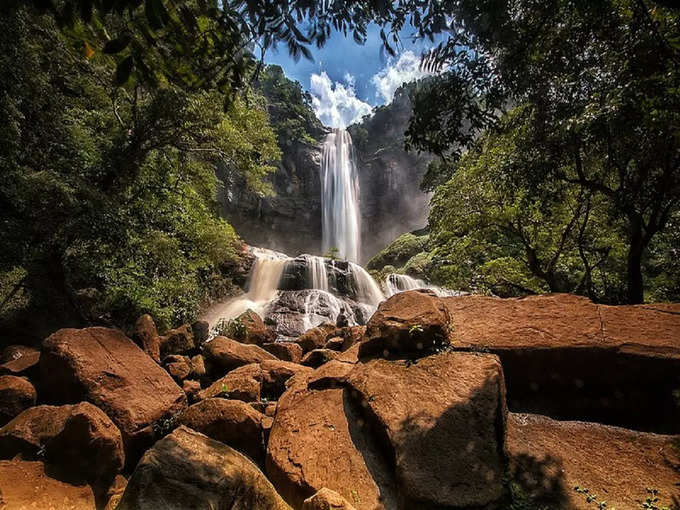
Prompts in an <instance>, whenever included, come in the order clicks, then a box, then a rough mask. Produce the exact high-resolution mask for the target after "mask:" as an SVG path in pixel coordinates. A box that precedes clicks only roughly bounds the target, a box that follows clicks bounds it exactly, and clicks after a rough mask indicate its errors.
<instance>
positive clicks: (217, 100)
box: [0, 10, 280, 329]
mask: <svg viewBox="0 0 680 510" xmlns="http://www.w3.org/2000/svg"><path fill="white" fill-rule="evenodd" d="M0 30H1V31H2V33H1V34H0V48H1V50H2V51H1V56H0V60H1V63H2V65H3V66H4V68H6V69H10V70H11V72H9V73H5V74H3V76H2V78H0V81H2V87H0V88H2V90H4V91H6V93H5V94H3V95H2V96H0V117H1V120H2V122H0V124H1V125H2V128H0V129H1V130H2V133H1V134H2V142H1V144H0V173H1V175H0V194H1V196H0V198H1V200H2V204H3V209H4V210H5V211H6V214H5V215H4V219H5V221H4V222H3V223H2V225H0V232H1V233H2V236H3V239H4V241H5V250H4V252H3V255H2V258H1V259H0V269H1V270H2V271H10V270H16V268H19V270H23V271H26V272H27V274H28V276H27V285H29V286H31V288H30V292H31V294H32V295H33V296H34V297H35V295H36V292H40V291H41V288H42V287H44V286H46V285H51V283H50V282H45V281H39V282H38V281H35V278H33V275H35V274H38V273H40V272H41V271H42V272H47V273H48V274H50V275H51V278H53V279H56V280H59V281H61V284H62V285H63V289H62V291H63V292H65V293H70V292H72V291H73V290H76V289H81V288H96V289H99V290H100V291H101V293H102V296H103V298H102V299H103V303H102V308H103V309H104V310H105V311H106V312H107V313H108V315H109V318H110V319H111V320H113V321H114V322H116V323H119V324H125V323H129V322H131V321H133V320H134V319H135V318H136V317H137V316H139V314H141V313H151V314H152V315H153V316H154V318H155V319H156V320H157V323H158V325H159V327H160V328H161V329H163V328H166V327H170V326H172V325H176V324H178V323H181V322H185V321H188V320H191V319H192V318H194V317H195V314H196V312H197V310H198V308H199V306H200V304H201V303H202V302H203V301H205V300H206V299H207V298H209V297H210V296H211V295H216V294H222V293H224V292H226V291H227V290H228V289H229V288H230V286H231V283H230V273H231V271H232V270H233V268H234V267H235V264H236V263H237V259H238V258H239V256H240V249H241V248H240V241H239V239H238V237H237V235H236V233H235V232H234V230H233V229H232V228H231V226H230V225H229V224H228V223H226V222H225V221H224V220H221V219H220V218H219V217H218V215H217V212H216V209H217V208H216V202H215V196H216V193H217V188H218V181H217V179H216V177H215V167H216V166H217V165H219V166H221V167H224V168H227V169H228V170H229V171H230V172H233V173H234V174H238V175H239V176H242V178H243V179H244V181H245V182H246V184H247V185H248V186H249V187H250V188H251V189H253V190H254V191H255V192H257V193H259V194H266V193H269V192H271V190H270V188H269V187H268V186H267V185H266V184H265V183H264V182H263V179H264V177H265V176H266V175H267V174H269V173H270V172H272V171H273V170H274V168H275V167H274V166H273V164H275V163H276V161H277V160H278V158H279V157H280V152H279V149H278V147H277V145H276V138H275V134H274V133H273V131H272V129H271V127H270V125H269V121H268V117H267V113H266V111H265V102H264V100H263V98H261V97H259V96H257V95H255V94H253V93H252V92H248V93H247V94H244V95H243V96H242V97H237V98H235V99H234V100H233V101H231V102H230V104H229V107H228V108H227V109H226V111H225V110H224V108H223V104H224V99H223V96H221V94H219V93H217V92H208V91H197V92H186V91H185V90H183V89H180V88H178V87H174V86H171V85H167V86H162V87H158V88H145V87H143V86H141V85H138V84H137V85H134V86H132V87H131V88H128V89H122V88H119V87H115V86H113V85H110V83H111V82H110V80H109V78H110V77H111V76H112V75H113V74H114V73H115V72H116V70H115V62H113V61H112V60H111V59H110V58H109V57H108V56H104V55H100V54H95V55H94V56H93V57H92V58H90V59H88V58H85V57H83V56H81V55H80V52H79V51H76V50H77V47H74V46H73V44H72V43H71V42H70V40H68V39H66V38H64V37H63V36H62V35H61V34H60V33H59V32H58V30H56V28H55V27H54V26H53V23H52V22H51V19H49V18H46V17H39V16H37V15H35V13H32V12H31V11H30V10H17V11H15V13H14V15H12V16H8V17H6V18H3V21H2V22H0ZM36 70H39V72H36ZM46 267H47V268H48V270H45V269H41V268H46ZM5 282H7V283H6V285H11V283H9V279H8V280H3V284H5Z"/></svg>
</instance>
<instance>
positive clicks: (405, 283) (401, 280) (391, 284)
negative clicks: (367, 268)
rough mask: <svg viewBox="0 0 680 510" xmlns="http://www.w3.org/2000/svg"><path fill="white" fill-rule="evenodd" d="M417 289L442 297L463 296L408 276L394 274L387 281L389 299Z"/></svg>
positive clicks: (386, 289) (386, 288) (386, 287)
mask: <svg viewBox="0 0 680 510" xmlns="http://www.w3.org/2000/svg"><path fill="white" fill-rule="evenodd" d="M416 289H429V290H431V291H433V292H434V293H435V294H436V295H437V296H440V297H445V296H459V295H461V294H462V293H461V292H458V291H455V290H449V289H443V288H442V287H437V286H436V285H430V284H429V283H427V282H425V281H424V280H419V279H418V278H413V277H411V276H408V275H406V274H397V273H392V274H390V275H388V277H387V278H386V279H385V291H386V295H387V297H391V296H394V295H395V294H399V293H400V292H404V291H407V290H416Z"/></svg>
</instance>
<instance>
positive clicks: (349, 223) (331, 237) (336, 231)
mask: <svg viewBox="0 0 680 510" xmlns="http://www.w3.org/2000/svg"><path fill="white" fill-rule="evenodd" d="M321 204H322V212H321V224H322V239H323V247H322V249H323V252H324V253H328V252H329V251H331V250H337V255H338V256H339V257H340V258H341V259H344V260H349V261H351V262H358V261H359V255H360V236H361V229H360V228H359V218H360V216H359V177H358V173H357V167H356V162H355V156H354V149H353V147H352V137H351V136H350V134H349V133H348V132H347V131H346V130H344V129H335V130H333V132H332V133H329V134H328V136H327V137H326V140H325V141H324V144H323V159H322V162H321Z"/></svg>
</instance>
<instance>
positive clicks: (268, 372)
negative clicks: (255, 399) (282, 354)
mask: <svg viewBox="0 0 680 510" xmlns="http://www.w3.org/2000/svg"><path fill="white" fill-rule="evenodd" d="M260 368H261V370H262V396H263V397H264V398H267V399H269V400H278V398H279V397H280V396H281V395H282V394H283V392H284V391H286V385H287V383H288V381H289V380H290V378H291V377H293V376H295V375H297V374H310V373H311V372H312V370H311V369H310V368H309V367H305V366H302V365H298V364H297V363H291V362H289V361H279V360H274V361H263V362H262V363H260Z"/></svg>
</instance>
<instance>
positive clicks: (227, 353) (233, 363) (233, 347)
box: [203, 336, 276, 374]
mask: <svg viewBox="0 0 680 510" xmlns="http://www.w3.org/2000/svg"><path fill="white" fill-rule="evenodd" d="M203 355H204V356H205V360H206V362H207V363H208V366H209V367H210V368H209V371H210V372H211V373H216V372H221V373H222V374H224V373H226V372H229V371H230V370H234V369H235V368H238V367H240V366H242V365H248V364H250V363H260V362H262V361H266V360H275V359H276V356H274V355H273V354H270V353H268V352H267V351H265V350H264V349H262V348H261V347H259V346H257V345H250V344H242V343H241V342H237V341H236V340H232V339H231V338H227V337H226V336H217V337H215V338H213V339H212V340H211V341H210V342H208V343H207V344H206V345H205V347H204V350H203Z"/></svg>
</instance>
